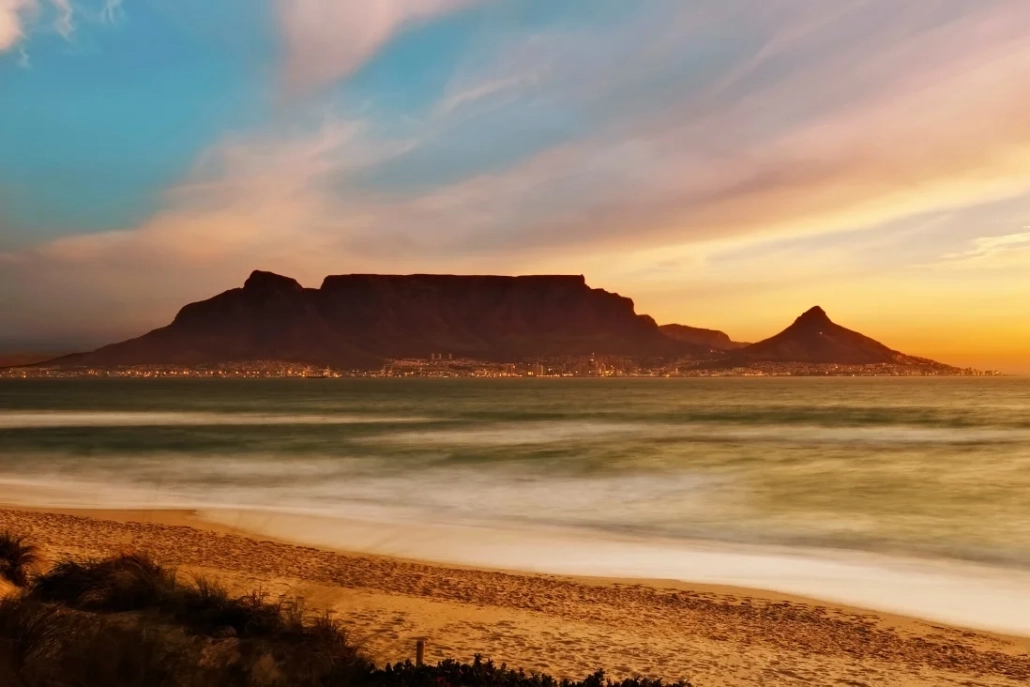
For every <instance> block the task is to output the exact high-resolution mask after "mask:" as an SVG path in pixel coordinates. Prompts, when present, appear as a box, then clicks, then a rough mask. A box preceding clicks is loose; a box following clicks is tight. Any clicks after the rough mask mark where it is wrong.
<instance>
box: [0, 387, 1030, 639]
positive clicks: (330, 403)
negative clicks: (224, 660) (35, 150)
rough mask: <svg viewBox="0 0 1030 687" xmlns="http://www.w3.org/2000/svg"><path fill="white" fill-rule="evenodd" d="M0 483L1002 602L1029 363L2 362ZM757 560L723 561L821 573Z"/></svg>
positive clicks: (1021, 519)
mask: <svg viewBox="0 0 1030 687" xmlns="http://www.w3.org/2000/svg"><path fill="white" fill-rule="evenodd" d="M0 482H2V483H5V484H6V486H5V487H3V493H4V494H9V495H11V496H10V498H5V499H4V500H7V501H10V500H12V499H15V500H16V499H17V498H19V497H18V495H19V494H31V493H35V492H33V489H34V488H37V487H44V488H45V489H46V490H47V491H46V493H47V494H48V496H47V500H48V502H50V503H49V505H64V506H98V505H102V506H104V507H108V508H110V507H118V506H124V507H133V506H137V507H138V506H146V507H160V506H167V507H182V508H195V509H200V510H212V511H223V512H237V511H251V512H261V513H265V514H268V513H281V514H284V515H293V516H298V515H305V516H317V517H318V518H320V520H319V522H321V523H323V524H322V525H320V527H319V528H318V529H319V530H320V531H324V536H322V535H320V534H319V533H318V532H314V533H308V537H307V538H308V539H309V540H310V541H312V542H315V543H319V542H324V543H335V544H339V545H347V544H349V543H353V542H347V541H340V540H333V539H332V537H331V534H332V529H333V527H332V525H331V523H332V522H334V521H335V520H336V519H339V520H340V521H343V520H346V521H349V522H355V521H356V522H366V523H370V525H371V524H374V525H377V526H382V525H384V524H387V525H390V526H392V527H394V529H393V530H391V531H392V532H393V534H391V535H390V536H391V540H390V542H388V543H389V546H388V547H386V548H387V549H388V552H391V553H400V554H404V553H412V552H415V553H419V554H420V555H423V554H424V553H425V552H424V551H422V549H418V547H417V543H416V542H413V543H411V546H408V547H407V548H406V545H405V543H404V542H403V541H400V539H399V538H398V537H401V538H403V537H402V536H401V535H397V534H396V533H397V532H398V531H399V532H403V531H404V529H403V527H404V526H405V524H410V523H414V524H417V525H418V526H419V527H430V526H431V527H439V528H458V529H453V530H452V531H454V532H461V533H462V535H461V536H463V537H470V538H473V539H475V538H477V537H478V538H479V539H480V540H482V541H490V540H491V537H490V534H489V533H491V532H495V531H496V532H500V531H503V532H506V533H508V534H507V535H506V537H507V538H505V539H503V541H515V540H513V539H512V534H511V533H513V532H515V533H523V534H524V535H525V537H526V540H527V541H529V540H530V539H532V537H534V536H537V535H540V536H543V535H542V534H541V533H548V534H547V536H552V535H553V533H555V532H561V533H562V536H563V537H568V538H569V541H573V540H574V541H577V542H580V544H581V546H578V547H577V548H575V549H571V548H565V549H563V548H561V547H559V548H558V549H555V548H554V547H551V548H549V549H547V551H548V553H547V556H550V558H551V560H550V561H549V562H548V561H540V560H525V561H523V560H521V559H519V556H525V557H526V558H532V557H533V556H534V555H537V554H534V553H533V550H532V549H531V548H526V547H522V548H519V547H516V548H514V549H506V550H503V551H502V550H501V549H502V547H500V546H499V545H498V544H497V543H496V542H498V541H502V539H493V541H494V545H493V546H492V548H489V549H482V548H481V547H479V548H477V547H476V545H474V544H471V543H470V544H469V545H468V551H471V550H472V549H476V550H478V551H479V553H478V554H475V553H469V552H468V551H466V554H467V555H464V556H462V555H458V554H455V553H454V551H455V550H456V549H454V548H453V547H451V548H449V549H448V551H449V552H450V554H449V555H446V556H444V555H441V556H440V558H457V559H462V560H466V561H467V562H473V563H476V564H496V565H511V566H516V567H521V568H524V569H541V570H545V571H551V572H594V573H598V574H602V573H603V574H626V573H627V572H636V573H638V574H639V575H640V576H651V577H676V578H677V579H687V580H690V579H698V578H704V579H705V580H710V581H711V579H712V577H713V576H712V574H710V573H711V570H709V574H703V573H704V571H702V570H698V569H695V568H694V567H693V566H692V564H691V562H690V559H689V557H687V558H682V561H683V564H682V565H683V566H684V569H682V570H681V569H680V568H679V567H676V566H674V565H672V562H671V561H673V559H674V558H675V557H673V558H670V557H669V556H667V555H666V556H664V557H663V556H661V555H649V556H644V557H645V558H647V560H649V561H652V562H655V561H657V562H658V563H657V564H656V565H653V566H651V567H650V568H647V567H643V568H642V567H640V566H639V565H637V566H636V567H634V566H633V565H631V564H632V563H633V560H632V559H633V556H634V555H635V554H634V553H633V551H638V552H639V551H643V550H644V548H641V547H645V548H646V547H648V546H650V547H651V548H650V549H648V550H649V551H650V552H651V553H652V554H654V553H655V552H656V551H659V550H661V551H665V552H669V551H671V550H675V551H677V552H679V553H683V552H690V551H709V552H710V551H722V550H726V551H734V552H738V553H740V552H745V553H746V554H747V555H748V556H754V555H758V554H762V552H766V553H769V552H772V553H769V555H770V556H773V558H775V556H779V558H777V559H776V560H783V557H784V556H786V557H787V559H788V560H791V561H794V562H795V563H797V562H798V561H801V563H797V564H796V565H794V568H792V570H795V571H796V569H800V568H805V569H808V570H810V571H813V572H811V573H810V575H809V577H813V576H814V577H815V578H820V579H823V578H826V577H827V576H828V575H829V576H832V574H831V573H829V572H827V573H825V574H823V573H819V572H814V571H816V568H812V567H811V565H814V563H813V562H817V561H824V562H825V561H826V560H833V561H836V562H840V561H845V562H848V564H851V563H853V562H854V561H859V562H860V567H861V566H865V567H863V568H862V570H865V571H866V572H865V573H861V574H867V573H868V571H869V570H874V569H876V570H881V571H883V570H889V571H893V573H896V572H897V571H898V570H899V569H901V568H899V566H901V565H902V562H903V565H904V566H906V567H904V570H915V569H916V568H918V569H919V570H920V571H924V572H925V571H927V570H930V571H938V572H939V571H940V570H946V571H949V572H948V573H947V574H948V575H951V577H950V578H949V579H951V580H952V581H953V582H954V581H956V580H958V581H959V582H956V584H959V583H960V582H961V580H963V579H965V580H966V581H967V583H968V584H970V585H974V586H975V585H977V584H986V585H988V586H991V585H993V592H991V593H993V594H995V596H997V595H998V594H1001V595H1002V596H1001V597H1000V599H995V601H996V602H998V601H1000V602H1002V603H1004V601H1005V596H1004V595H1005V594H1006V593H1008V592H1005V591H1004V590H1005V589H1008V587H1005V586H1004V585H1005V584H1009V583H1012V584H1014V585H1016V586H1015V587H1012V589H1017V588H1018V589H1019V590H1020V591H1019V592H1018V593H1020V594H1022V590H1023V587H1022V586H1020V585H1023V583H1024V582H1025V581H1026V580H1030V379H1024V378H1015V377H1012V378H1008V377H1000V378H825V379H824V378H787V379H783V378H718V379H462V380H459V379H455V380H437V379H414V380H403V379H307V380H286V379H282V380H278V379H277V380H160V381H158V380H6V381H0ZM25 498H29V497H28V496H25ZM36 498H38V497H36ZM325 523H329V524H325ZM398 527H400V528H401V529H399V530H398V529H396V528H398ZM441 531H443V530H441ZM470 533H471V534H470ZM434 541H438V539H437V540H434ZM589 542H606V543H607V544H605V546H608V544H610V543H611V542H618V543H619V546H622V547H629V548H623V549H619V551H617V552H616V551H614V550H613V549H610V548H608V549H604V548H603V547H600V548H596V549H595V550H594V551H593V553H588V548H584V547H585V546H586V543H589ZM380 543H382V542H380ZM423 544H424V542H423ZM656 547H657V548H656ZM366 548H367V547H366ZM380 548H383V547H380ZM423 548H424V546H423ZM416 549H418V550H417V551H416ZM573 550H574V551H575V552H576V553H573ZM490 551H492V552H493V554H490V553H489V552H490ZM513 551H515V552H516V553H513ZM556 551H557V552H556ZM756 552H757V553H756ZM538 553H539V552H538ZM679 553H677V556H678V555H679ZM774 554H775V555H774ZM430 555H431V552H430ZM684 555H685V554H684ZM742 555H743V554H742ZM773 558H770V557H767V558H766V559H764V560H765V561H766V563H767V564H768V567H767V569H766V571H765V576H764V577H763V570H761V569H759V570H750V571H747V574H746V575H744V574H741V575H738V576H736V577H734V580H732V581H737V582H740V581H741V580H746V581H752V582H753V583H754V584H758V585H761V586H764V587H766V588H771V589H777V588H779V589H783V590H785V591H793V592H797V591H799V590H800V591H808V590H809V588H813V587H812V586H813V584H814V585H815V587H814V592H813V593H818V592H819V588H818V584H817V583H818V582H819V579H815V580H814V582H813V579H809V580H808V585H809V586H808V587H801V588H799V587H798V586H797V585H793V586H792V585H791V583H789V582H790V581H789V580H787V581H784V580H785V577H784V575H785V573H782V571H781V572H777V573H775V574H774V573H772V572H769V571H773V570H779V569H777V568H776V567H775V565H773V564H772V563H770V561H772V560H773ZM675 560H677V561H678V560H681V559H680V558H675ZM698 560H700V559H698ZM741 560H743V559H741ZM748 560H752V559H751V558H749V559H748ZM577 561H579V562H580V563H582V565H580V566H578V567H577V565H576V562H577ZM606 561H608V562H610V565H607V566H606V565H605V562H606ZM588 563H589V564H588ZM677 565H679V564H678V563H677ZM748 565H752V566H754V565H758V566H759V567H761V565H763V564H762V563H761V562H759V563H754V561H753V560H752V562H751V563H748ZM799 565H800V568H798V566H799ZM855 565H859V563H855ZM806 566H808V567H807V568H806ZM913 566H915V567H913ZM970 571H973V572H970ZM893 573H892V574H893ZM791 574H794V573H791ZM856 574H857V573H856ZM870 574H871V573H870ZM934 574H936V573H934ZM970 575H972V576H973V577H970ZM984 575H986V577H984ZM777 576H779V577H777ZM963 576H965V577H963ZM976 576H979V577H976ZM998 576H1001V577H998ZM788 577H789V575H788ZM973 578H976V579H977V580H979V582H969V580H971V579H973ZM1002 578H1004V581H1003V582H1004V584H1002V583H1001V582H999V583H998V584H995V583H994V582H989V583H988V582H984V580H988V579H990V580H1001V579H1002ZM877 579H880V578H877ZM754 580H757V581H756V582H754ZM823 581H824V582H825V579H823ZM881 581H882V580H881ZM999 584H1001V586H998V585H999ZM838 587H840V589H842V590H843V591H842V592H841V593H840V594H837V596H842V595H843V596H845V597H847V598H846V599H845V600H848V601H854V602H867V603H873V604H874V605H875V603H874V602H875V601H876V599H872V600H871V601H870V600H869V599H867V598H866V597H867V596H868V594H867V595H866V596H861V595H860V596H859V597H857V598H852V596H854V595H852V596H848V594H846V593H845V592H846V587H847V582H846V580H845V581H842V582H840V584H839V585H838ZM942 589H943V588H942ZM1026 589H1027V590H1030V586H1028V587H1026ZM999 590H1001V591H999ZM895 591H897V590H895ZM827 593H829V592H827ZM942 593H943V592H942ZM985 593H986V592H985ZM1012 593H1016V592H1012ZM897 596H898V594H894V595H893V597H897ZM1027 598H1028V599H1030V594H1028V597H1027ZM1020 603H1022V602H1020ZM1028 603H1030V602H1028ZM879 605H880V606H884V605H887V606H890V608H889V609H888V610H891V609H894V608H897V607H898V604H897V603H895V604H893V606H891V604H888V603H886V602H884V603H880V604H879ZM1017 605H1018V604H1017ZM1020 608H1022V607H1020ZM1027 608H1030V606H1027ZM902 610H905V609H902ZM908 610H911V609H908ZM944 615H945V616H946V619H951V620H954V619H955V618H952V617H951V616H947V614H944ZM987 620H989V618H987ZM980 624H981V625H983V624H984V623H983V622H981V623H980ZM987 624H990V623H987ZM1026 624H1027V626H1028V630H1030V618H1028V619H1027V620H1026ZM1003 629H1013V628H1012V627H1008V626H1006V627H1005V628H1003ZM1016 629H1018V628H1016Z"/></svg>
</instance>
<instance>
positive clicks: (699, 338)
mask: <svg viewBox="0 0 1030 687" xmlns="http://www.w3.org/2000/svg"><path fill="white" fill-rule="evenodd" d="M659 329H661V330H662V334H665V335H666V336H668V337H669V338H672V339H675V340H676V341H682V342H684V343H688V344H694V345H696V346H705V347H707V348H711V349H714V350H717V351H732V350H735V349H737V348H743V347H744V346H747V344H744V343H738V342H736V341H733V340H732V339H730V337H729V335H728V334H726V332H720V331H719V330H718V329H703V328H701V327H688V326H687V325H685V324H663V325H662V326H661V327H659Z"/></svg>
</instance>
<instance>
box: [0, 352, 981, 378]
mask: <svg viewBox="0 0 1030 687" xmlns="http://www.w3.org/2000/svg"><path fill="white" fill-rule="evenodd" d="M998 374H999V373H998V372H994V371H986V372H985V371H980V370H973V369H958V368H942V367H933V366H925V367H920V366H919V365H912V364H908V365H906V364H900V363H876V364H870V365H838V364H814V363H785V362H755V363H752V364H750V365H748V366H746V367H734V368H712V367H706V366H705V365H704V363H703V362H699V361H690V360H688V361H672V362H669V361H651V362H647V361H641V360H637V359H634V358H630V357H622V356H593V355H591V356H565V357H557V358H547V359H541V360H533V361H525V362H490V361H483V360H475V359H471V358H460V357H459V358H455V357H454V355H453V354H451V353H434V354H432V355H431V356H430V357H429V358H428V359H426V358H402V359H397V360H391V361H389V362H387V363H386V364H385V365H383V367H382V368H381V369H378V370H338V369H331V368H327V367H324V366H321V365H306V364H303V363H293V362H284V361H274V360H254V361H247V362H237V363H220V364H217V365H199V366H193V367H191V366H182V365H136V366H121V367H109V368H98V367H89V368H85V367H40V366H27V367H9V368H0V378H55V379H60V378H76V377H86V378H138V379H183V378H214V379H268V378H296V379H305V378H306V379H326V378H340V377H435V378H450V377H478V378H483V377H495V378H505V377H534V378H544V377H548V378H550V377H606V378H607V377H828V376H837V377H858V376H864V377H874V376H875V377H902V376H903V377H912V376H995V375H998Z"/></svg>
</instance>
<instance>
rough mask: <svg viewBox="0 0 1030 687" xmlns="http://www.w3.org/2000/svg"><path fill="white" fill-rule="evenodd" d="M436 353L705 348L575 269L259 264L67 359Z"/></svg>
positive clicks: (376, 357)
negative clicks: (387, 270)
mask: <svg viewBox="0 0 1030 687" xmlns="http://www.w3.org/2000/svg"><path fill="white" fill-rule="evenodd" d="M434 353H440V354H450V355H453V356H454V357H470V358H477V359H483V360H500V361H514V360H519V359H525V358H540V357H551V356H568V355H589V354H593V353H597V354H623V355H630V356H650V355H687V356H695V357H701V356H706V355H709V353H710V350H709V348H708V347H704V346H696V345H693V344H690V343H683V342H678V341H675V340H673V339H671V338H669V337H667V336H665V335H664V334H663V333H662V332H661V331H660V330H659V328H658V325H657V324H656V323H655V321H654V320H653V319H651V318H650V317H648V316H646V315H638V314H637V313H636V312H635V311H634V306H633V301H631V300H630V299H628V298H624V297H622V296H620V295H618V294H615V293H609V292H608V291H604V290H602V289H594V288H591V287H589V286H588V285H587V284H586V280H585V279H584V278H583V277H582V276H568V275H545V276H522V277H505V276H454V275H425V274H422V275H418V274H416V275H375V274H350V275H341V276H329V277H326V278H325V280H324V281H323V283H322V286H321V287H320V288H318V289H309V288H304V287H302V286H301V285H300V284H299V283H297V281H295V280H294V279H291V278H289V277H284V276H281V275H278V274H274V273H272V272H262V271H255V272H254V273H252V274H251V275H250V277H249V278H248V279H247V281H246V283H245V284H244V285H243V287H242V288H236V289H231V290H229V291H226V292H224V293H222V294H219V295H217V296H215V297H213V298H211V299H208V300H205V301H201V302H198V303H191V304H189V305H187V306H185V307H184V308H182V310H180V311H179V313H178V315H177V316H176V317H175V319H174V320H173V321H172V323H171V324H169V325H168V326H166V327H162V328H160V329H156V330H154V331H152V332H149V333H148V334H145V335H143V336H141V337H139V338H136V339H132V340H129V341H125V342H122V343H118V344H113V345H110V346H106V347H104V348H101V349H99V350H97V351H94V352H92V353H87V354H82V355H78V356H72V357H70V358H65V359H63V360H62V361H61V362H62V363H63V364H71V365H97V366H116V365H143V364H150V365H158V364H183V365H197V364H215V363H223V362H232V361H246V360H280V361H292V362H303V363H312V364H317V365H329V366H338V367H346V368H355V369H359V368H366V369H367V368H374V367H377V366H379V365H381V364H382V362H383V361H384V360H385V359H388V358H426V357H429V356H430V355H432V354H434Z"/></svg>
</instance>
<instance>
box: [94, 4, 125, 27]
mask: <svg viewBox="0 0 1030 687" xmlns="http://www.w3.org/2000/svg"><path fill="white" fill-rule="evenodd" d="M122 4H123V0H104V6H103V7H101V8H100V21H102V22H104V23H105V24H114V23H116V22H117V21H118V20H119V19H121V18H122V16H123V15H124V14H125V9H124V8H123V7H122Z"/></svg>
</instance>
